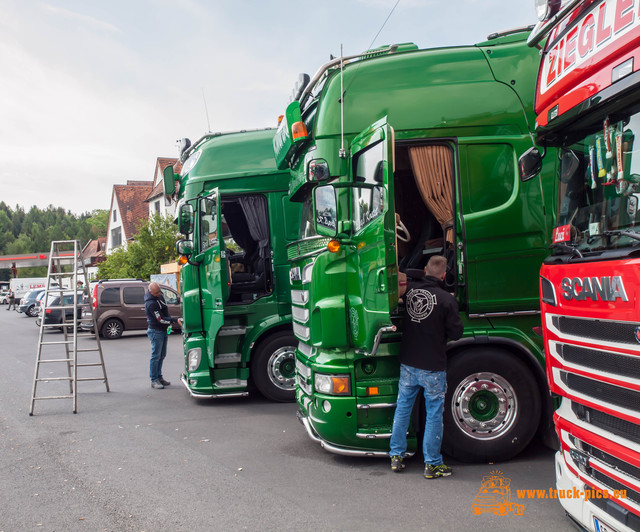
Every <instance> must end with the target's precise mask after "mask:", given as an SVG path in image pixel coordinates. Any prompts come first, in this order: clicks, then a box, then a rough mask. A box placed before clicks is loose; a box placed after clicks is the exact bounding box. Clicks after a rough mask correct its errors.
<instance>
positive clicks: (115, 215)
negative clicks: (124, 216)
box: [113, 209, 118, 222]
mask: <svg viewBox="0 0 640 532" xmlns="http://www.w3.org/2000/svg"><path fill="white" fill-rule="evenodd" d="M113 221H114V222H117V221H118V215H117V213H116V209H113Z"/></svg>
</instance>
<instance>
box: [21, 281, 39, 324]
mask: <svg viewBox="0 0 640 532" xmlns="http://www.w3.org/2000/svg"><path fill="white" fill-rule="evenodd" d="M42 293H44V288H34V289H33V290H29V291H28V292H27V294H26V295H25V296H24V297H23V298H22V299H21V300H20V306H19V307H18V312H24V313H25V314H26V315H27V316H30V317H32V318H35V317H36V316H37V315H38V304H37V299H38V296H39V295H40V294H42Z"/></svg>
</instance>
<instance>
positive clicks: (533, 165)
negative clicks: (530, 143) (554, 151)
mask: <svg viewBox="0 0 640 532" xmlns="http://www.w3.org/2000/svg"><path fill="white" fill-rule="evenodd" d="M543 157H544V153H542V154H540V150H538V148H536V147H535V146H534V147H533V148H529V149H528V150H527V151H525V152H524V153H523V154H522V155H521V156H520V158H519V159H518V170H519V172H520V181H522V182H523V183H524V182H525V181H529V180H530V179H533V178H534V177H535V176H537V175H538V174H539V173H540V170H542V158H543Z"/></svg>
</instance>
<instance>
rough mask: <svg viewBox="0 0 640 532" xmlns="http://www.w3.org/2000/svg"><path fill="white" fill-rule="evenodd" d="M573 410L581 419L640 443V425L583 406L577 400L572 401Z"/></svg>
mask: <svg viewBox="0 0 640 532" xmlns="http://www.w3.org/2000/svg"><path fill="white" fill-rule="evenodd" d="M571 410H573V413H574V414H575V415H576V416H577V417H578V419H579V420H580V421H583V422H585V423H589V424H590V425H593V426H594V427H597V428H599V429H601V430H604V431H606V432H611V433H612V434H615V435H616V436H620V437H621V438H624V439H626V440H629V441H632V442H634V443H636V444H640V425H636V424H635V423H631V422H630V421H626V420H625V419H620V418H617V417H614V416H612V415H610V414H607V413H605V412H600V411H599V410H595V409H594V408H590V407H588V406H583V405H581V404H579V403H576V402H575V401H571Z"/></svg>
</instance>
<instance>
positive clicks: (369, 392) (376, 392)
mask: <svg viewBox="0 0 640 532" xmlns="http://www.w3.org/2000/svg"><path fill="white" fill-rule="evenodd" d="M379 394H380V391H379V390H378V387H377V386H369V387H368V388H367V395H379Z"/></svg>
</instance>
